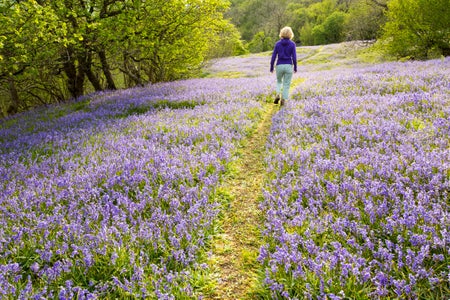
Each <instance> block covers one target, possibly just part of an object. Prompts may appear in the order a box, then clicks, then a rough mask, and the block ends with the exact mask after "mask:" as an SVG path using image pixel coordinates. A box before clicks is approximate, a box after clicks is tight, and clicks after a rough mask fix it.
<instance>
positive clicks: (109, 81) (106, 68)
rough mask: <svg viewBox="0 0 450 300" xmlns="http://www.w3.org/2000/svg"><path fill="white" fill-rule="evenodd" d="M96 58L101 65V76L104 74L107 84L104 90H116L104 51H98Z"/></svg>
mask: <svg viewBox="0 0 450 300" xmlns="http://www.w3.org/2000/svg"><path fill="white" fill-rule="evenodd" d="M98 56H99V57H100V62H101V63H102V69H103V74H105V78H106V84H107V86H106V88H107V89H108V90H116V89H117V88H116V84H115V83H114V79H113V76H112V74H111V68H110V67H109V64H108V60H107V59H106V53H105V51H104V50H100V51H98Z"/></svg>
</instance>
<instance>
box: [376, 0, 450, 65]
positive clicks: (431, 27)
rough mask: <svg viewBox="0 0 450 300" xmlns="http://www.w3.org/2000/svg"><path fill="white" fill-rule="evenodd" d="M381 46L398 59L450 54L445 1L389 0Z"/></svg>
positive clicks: (449, 12)
mask: <svg viewBox="0 0 450 300" xmlns="http://www.w3.org/2000/svg"><path fill="white" fill-rule="evenodd" d="M388 6H389V11H388V14H387V17H388V22H387V23H386V25H385V26H384V31H383V36H382V39H381V41H380V44H382V45H384V47H385V48H386V50H387V51H388V52H389V53H390V54H393V55H395V56H397V57H399V58H400V57H407V58H416V59H424V58H435V57H438V56H440V55H450V26H449V25H450V5H449V2H448V0H434V1H431V0H391V1H389V3H388Z"/></svg>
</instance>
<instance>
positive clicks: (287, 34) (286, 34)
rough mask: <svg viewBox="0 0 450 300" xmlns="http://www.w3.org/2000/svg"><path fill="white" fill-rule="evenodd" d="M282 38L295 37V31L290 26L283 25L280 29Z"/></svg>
mask: <svg viewBox="0 0 450 300" xmlns="http://www.w3.org/2000/svg"><path fill="white" fill-rule="evenodd" d="M280 38H282V39H290V40H292V39H293V38H294V33H293V32H292V28H291V27H288V26H286V27H283V28H282V29H281V30H280Z"/></svg>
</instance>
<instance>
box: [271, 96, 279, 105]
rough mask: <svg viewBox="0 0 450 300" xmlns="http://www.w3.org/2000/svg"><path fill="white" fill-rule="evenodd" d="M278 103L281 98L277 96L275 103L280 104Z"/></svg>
mask: <svg viewBox="0 0 450 300" xmlns="http://www.w3.org/2000/svg"><path fill="white" fill-rule="evenodd" d="M278 101H280V96H278V95H277V96H276V97H275V101H273V103H274V104H278Z"/></svg>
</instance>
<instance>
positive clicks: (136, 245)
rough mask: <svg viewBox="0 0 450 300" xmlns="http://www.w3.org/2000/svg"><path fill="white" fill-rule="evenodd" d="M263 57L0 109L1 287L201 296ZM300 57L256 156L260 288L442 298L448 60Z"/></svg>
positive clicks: (268, 83)
mask: <svg viewBox="0 0 450 300" xmlns="http://www.w3.org/2000/svg"><path fill="white" fill-rule="evenodd" d="M322 54H323V53H322ZM269 59H270V57H269V55H266V56H262V55H259V56H254V57H252V56H245V57H237V58H227V59H222V60H219V61H217V62H216V64H215V65H213V66H211V68H210V70H213V69H214V68H218V66H219V67H220V70H215V71H214V73H213V74H209V75H210V76H209V77H206V78H198V79H189V80H181V81H175V82H167V83H159V84H154V85H149V86H146V87H139V88H134V89H128V90H121V91H111V92H103V93H94V94H90V95H87V96H85V97H83V98H80V99H77V100H76V101H73V102H70V103H66V104H59V105H54V106H50V107H45V108H39V109H36V110H33V111H30V112H26V113H22V114H20V115H17V116H14V117H10V118H7V119H4V120H0V126H1V127H0V299H201V298H203V299H205V298H208V294H207V292H205V290H204V286H205V285H208V281H209V280H210V279H209V277H208V272H209V265H208V255H209V252H210V249H211V243H212V241H213V237H214V236H215V235H216V234H217V232H218V231H219V230H220V229H218V228H217V224H218V222H219V220H220V214H221V212H223V211H224V210H226V209H227V206H226V205H224V203H223V200H222V199H221V197H220V195H218V192H217V189H218V187H219V186H220V184H221V181H222V179H223V177H224V176H226V174H227V173H228V172H229V170H228V168H229V166H230V164H231V162H233V161H235V160H237V159H239V158H238V156H237V152H238V148H239V147H241V146H242V144H243V143H244V141H245V140H246V139H247V138H248V137H249V136H251V135H252V134H253V133H254V131H255V129H256V128H257V125H258V123H259V122H260V121H261V118H262V115H263V114H264V112H265V111H266V108H267V106H269V105H273V104H272V101H273V96H274V87H275V79H274V75H272V74H270V73H269V72H268V71H269ZM308 59H311V57H310V56H308V55H306V54H305V55H304V56H302V52H301V49H299V72H298V73H297V74H296V75H295V77H294V83H295V84H294V87H293V88H292V91H291V95H292V97H291V99H290V100H289V101H288V102H287V104H286V105H285V106H283V107H281V108H277V109H276V112H275V113H274V115H273V118H272V125H271V131H270V134H269V136H268V137H267V142H266V153H265V156H264V157H261V159H262V160H264V161H265V166H266V170H265V172H266V175H265V181H264V184H263V187H262V190H261V197H260V199H261V200H260V203H259V208H260V210H261V215H262V219H263V221H262V223H261V225H260V230H261V239H262V246H261V248H260V251H259V254H258V259H257V263H258V267H257V268H258V273H259V274H260V276H259V277H258V283H257V284H256V286H257V288H256V290H257V291H256V292H254V293H253V294H252V295H253V296H252V297H253V298H255V299H385V298H386V299H447V298H449V297H450V286H449V285H450V200H449V199H450V72H449V70H450V59H449V58H445V59H444V58H443V59H436V60H429V61H415V62H383V63H370V64H369V63H362V62H358V61H356V60H352V59H342V58H341V59H340V60H339V61H338V60H331V59H329V60H327V61H325V62H312V61H308ZM252 62H253V64H252ZM214 75H215V76H214ZM242 201H243V202H245V199H242Z"/></svg>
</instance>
